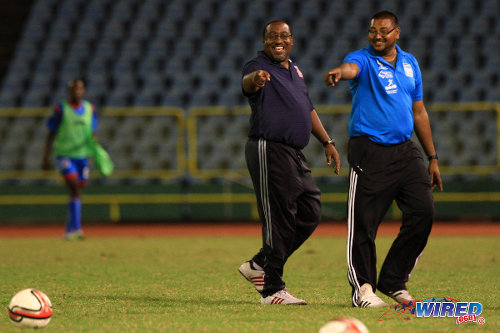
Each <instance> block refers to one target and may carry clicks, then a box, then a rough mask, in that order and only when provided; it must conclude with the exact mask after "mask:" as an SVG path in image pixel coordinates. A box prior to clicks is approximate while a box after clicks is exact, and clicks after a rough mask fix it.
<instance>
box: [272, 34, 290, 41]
mask: <svg viewBox="0 0 500 333" xmlns="http://www.w3.org/2000/svg"><path fill="white" fill-rule="evenodd" d="M292 37H293V36H292V34H287V33H282V34H280V35H278V34H269V35H266V39H267V40H272V41H275V40H278V38H281V40H290V39H291V38H292Z"/></svg>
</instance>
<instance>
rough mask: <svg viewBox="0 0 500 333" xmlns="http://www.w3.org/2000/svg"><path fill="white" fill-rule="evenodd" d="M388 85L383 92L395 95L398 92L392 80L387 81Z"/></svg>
mask: <svg viewBox="0 0 500 333" xmlns="http://www.w3.org/2000/svg"><path fill="white" fill-rule="evenodd" d="M387 81H389V83H388V84H387V85H386V86H385V92H386V93H388V94H395V93H397V92H398V86H397V85H396V84H395V83H394V82H392V81H394V80H393V79H388V80H387Z"/></svg>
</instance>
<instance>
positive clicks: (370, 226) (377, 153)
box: [347, 137, 434, 306]
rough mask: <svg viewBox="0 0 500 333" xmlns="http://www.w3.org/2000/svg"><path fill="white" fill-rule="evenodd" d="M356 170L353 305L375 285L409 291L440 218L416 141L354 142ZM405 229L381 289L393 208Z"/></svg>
mask: <svg viewBox="0 0 500 333" xmlns="http://www.w3.org/2000/svg"><path fill="white" fill-rule="evenodd" d="M348 160H349V165H350V168H351V169H350V181H349V185H350V187H349V199H348V212H347V215H348V218H347V228H348V236H347V264H348V278H349V283H350V284H351V286H352V289H353V290H352V291H353V298H352V300H353V305H354V306H357V304H356V301H357V297H358V293H359V288H360V286H362V285H363V284H365V283H370V284H371V285H372V287H373V290H375V289H376V287H378V289H379V290H380V291H382V292H389V291H397V290H401V289H406V285H405V283H406V282H408V280H409V277H410V273H411V271H412V269H413V267H414V266H415V264H416V263H417V260H418V258H419V256H420V254H421V253H422V251H423V250H424V247H425V245H426V244H427V239H428V237H429V234H430V231H431V227H432V222H433V218H434V203H433V197H432V193H431V183H430V177H429V174H428V171H427V168H426V166H425V164H424V161H423V158H422V154H421V152H420V150H419V148H418V146H417V145H415V144H414V143H413V142H412V141H407V142H405V143H402V144H398V145H394V146H390V147H386V146H382V145H378V144H376V143H374V142H372V141H371V140H369V139H368V138H366V137H355V138H351V139H350V140H349V151H348ZM394 200H396V203H397V204H398V206H399V208H400V209H401V211H402V212H403V216H402V226H401V229H400V231H399V234H398V236H397V238H396V240H395V241H394V243H393V244H392V246H391V248H390V250H389V253H388V254H387V257H386V259H385V261H384V263H383V265H382V269H381V271H380V276H379V280H378V284H377V269H376V249H375V236H376V234H377V229H378V226H379V225H380V222H381V221H382V219H383V218H384V216H385V214H386V213H387V210H388V209H389V207H390V205H391V204H392V202H393V201H394Z"/></svg>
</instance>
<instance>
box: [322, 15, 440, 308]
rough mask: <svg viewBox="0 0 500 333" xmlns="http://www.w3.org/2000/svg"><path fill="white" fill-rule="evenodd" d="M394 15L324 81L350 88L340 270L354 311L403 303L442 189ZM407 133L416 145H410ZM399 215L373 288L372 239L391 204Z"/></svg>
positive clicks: (377, 24) (417, 77)
mask: <svg viewBox="0 0 500 333" xmlns="http://www.w3.org/2000/svg"><path fill="white" fill-rule="evenodd" d="M400 32H401V29H400V28H399V26H398V19H397V17H396V15H394V14H393V13H391V12H387V11H382V12H379V13H377V14H375V15H374V16H373V17H372V18H371V21H370V28H369V30H368V43H369V45H368V46H367V47H366V48H364V49H362V50H359V51H355V52H352V53H349V54H348V55H347V56H346V57H345V59H344V62H343V63H342V64H340V65H339V66H337V67H335V68H333V69H331V70H330V71H328V72H327V73H326V75H325V83H326V84H327V85H328V86H335V84H336V83H337V82H339V80H350V81H349V83H350V88H351V92H352V95H353V102H352V110H351V114H350V119H349V137H350V138H349V148H348V161H349V165H350V188H349V198H348V221H347V224H348V236H347V262H348V278H349V283H350V284H351V286H352V304H353V306H355V307H386V306H388V304H387V303H385V302H384V301H383V300H382V299H380V298H379V297H378V296H377V295H376V294H375V290H376V289H377V288H378V290H379V291H380V292H382V293H383V294H385V295H387V296H389V297H391V298H393V299H394V300H395V301H396V302H398V303H401V302H406V301H410V300H412V299H413V298H412V297H411V296H410V294H409V292H408V290H407V288H406V282H408V280H409V277H410V273H411V271H412V269H413V267H414V266H415V264H416V263H417V260H418V258H419V256H420V255H421V253H422V251H423V250H424V247H425V245H426V243H427V239H428V236H429V234H430V231H431V227H432V222H433V219H434V203H433V197H432V193H431V192H432V190H433V189H434V188H435V187H436V186H438V187H439V188H440V189H441V191H442V190H443V185H442V182H441V176H440V173H439V167H438V156H437V154H436V150H435V149H434V143H433V140H432V134H431V127H430V123H429V117H428V114H427V111H426V109H425V106H424V103H423V101H422V77H421V73H420V68H419V66H418V63H417V60H416V59H415V58H414V57H413V55H411V54H409V53H407V52H405V51H403V50H401V48H400V47H399V46H398V45H396V41H397V40H398V39H399V34H400ZM413 130H415V133H416V135H417V137H418V139H419V141H420V144H421V145H422V148H423V149H424V151H425V153H426V154H427V159H428V161H429V165H428V167H426V165H425V164H424V158H423V157H422V154H421V152H420V149H419V147H418V146H417V145H416V144H414V143H413V142H412V141H410V137H411V136H412V133H413ZM394 200H395V201H396V203H397V204H398V206H399V208H400V209H401V211H402V212H403V217H402V227H401V229H400V232H399V234H398V236H397V238H396V240H395V241H394V243H393V244H392V247H391V248H390V250H389V253H388V254H387V257H386V259H385V261H384V263H383V265H382V268H381V271H380V275H379V279H378V283H377V269H376V249H375V236H376V233H377V229H378V226H379V225H380V222H381V221H382V219H383V217H384V215H385V214H386V212H387V210H388V208H389V207H390V205H391V204H392V202H393V201H394Z"/></svg>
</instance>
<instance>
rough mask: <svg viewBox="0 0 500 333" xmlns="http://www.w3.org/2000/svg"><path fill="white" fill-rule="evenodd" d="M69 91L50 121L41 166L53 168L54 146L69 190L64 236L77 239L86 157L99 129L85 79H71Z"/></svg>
mask: <svg viewBox="0 0 500 333" xmlns="http://www.w3.org/2000/svg"><path fill="white" fill-rule="evenodd" d="M68 93H69V99H67V100H62V101H60V102H59V103H57V104H56V105H55V107H54V110H53V113H52V116H51V117H50V118H49V119H48V121H47V128H48V129H49V132H48V134H47V138H46V141H45V149H44V153H43V161H42V164H43V165H42V167H43V169H44V170H48V169H50V163H49V158H50V156H51V155H52V147H53V146H54V150H55V155H56V161H57V167H58V169H59V172H60V173H61V175H62V177H63V178H64V180H65V182H66V186H67V187H68V190H69V202H68V219H67V221H66V232H65V238H66V239H67V240H75V239H83V238H84V236H83V232H82V221H81V212H82V203H81V193H82V187H83V186H85V185H86V184H87V181H88V178H89V167H88V161H87V157H89V156H91V155H92V152H91V151H90V150H91V148H90V145H89V140H90V139H91V136H93V135H94V132H95V130H96V129H97V116H96V112H95V108H94V105H93V104H91V103H90V102H88V101H86V100H84V99H83V95H84V94H85V84H84V82H83V80H81V79H75V80H71V81H69V82H68Z"/></svg>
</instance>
